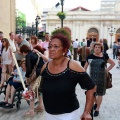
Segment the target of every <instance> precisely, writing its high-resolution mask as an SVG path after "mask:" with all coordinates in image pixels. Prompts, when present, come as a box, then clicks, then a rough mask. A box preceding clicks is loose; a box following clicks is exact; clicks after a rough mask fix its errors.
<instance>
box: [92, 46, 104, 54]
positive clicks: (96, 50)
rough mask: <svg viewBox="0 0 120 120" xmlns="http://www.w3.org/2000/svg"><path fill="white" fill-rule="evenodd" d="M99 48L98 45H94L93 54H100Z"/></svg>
mask: <svg viewBox="0 0 120 120" xmlns="http://www.w3.org/2000/svg"><path fill="white" fill-rule="evenodd" d="M101 52H102V51H101V46H100V45H95V47H94V53H101Z"/></svg>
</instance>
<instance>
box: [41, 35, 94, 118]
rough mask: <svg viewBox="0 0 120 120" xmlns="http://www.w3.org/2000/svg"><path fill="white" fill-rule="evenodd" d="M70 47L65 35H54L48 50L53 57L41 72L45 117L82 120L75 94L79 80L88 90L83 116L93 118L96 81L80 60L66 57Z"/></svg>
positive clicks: (82, 86)
mask: <svg viewBox="0 0 120 120" xmlns="http://www.w3.org/2000/svg"><path fill="white" fill-rule="evenodd" d="M69 47H70V41H69V39H68V37H66V36H64V35H63V34H60V33H58V34H54V35H53V36H52V37H51V42H50V43H49V47H48V49H49V57H50V58H51V59H52V60H51V61H50V62H48V63H47V64H44V66H43V67H42V71H41V75H42V77H43V81H42V84H41V88H42V93H43V103H44V107H45V111H46V120H59V119H61V120H78V119H79V120H80V113H78V108H79V103H78V100H77V97H76V94H75V88H76V85H77V83H79V84H80V86H81V88H82V89H85V90H87V93H86V105H85V109H84V112H83V114H82V118H83V117H84V118H85V120H91V116H90V111H91V108H92V105H93V102H94V92H95V91H96V89H95V84H94V82H93V81H92V80H91V78H90V77H89V76H88V74H87V73H86V72H85V70H84V69H83V68H82V67H81V66H80V64H79V63H78V62H76V61H74V60H69V59H68V58H67V57H65V56H66V53H67V50H68V49H69Z"/></svg>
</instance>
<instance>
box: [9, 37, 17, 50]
mask: <svg viewBox="0 0 120 120" xmlns="http://www.w3.org/2000/svg"><path fill="white" fill-rule="evenodd" d="M9 43H10V46H11V48H12V51H13V52H16V47H15V43H14V40H11V39H9Z"/></svg>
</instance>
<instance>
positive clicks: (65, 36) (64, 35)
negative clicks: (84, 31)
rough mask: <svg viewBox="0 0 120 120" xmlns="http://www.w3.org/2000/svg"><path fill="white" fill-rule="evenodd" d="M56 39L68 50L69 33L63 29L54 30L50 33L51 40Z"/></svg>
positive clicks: (69, 42)
mask: <svg viewBox="0 0 120 120" xmlns="http://www.w3.org/2000/svg"><path fill="white" fill-rule="evenodd" d="M54 38H57V39H59V40H60V41H61V43H62V46H63V48H64V49H69V48H70V44H71V36H70V33H69V32H68V31H67V30H65V29H64V28H60V29H56V30H54V31H53V32H52V36H51V40H52V39H54Z"/></svg>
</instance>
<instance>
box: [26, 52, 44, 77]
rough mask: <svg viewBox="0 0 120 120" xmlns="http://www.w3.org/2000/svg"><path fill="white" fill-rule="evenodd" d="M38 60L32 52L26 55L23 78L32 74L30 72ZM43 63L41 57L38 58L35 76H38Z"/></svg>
mask: <svg viewBox="0 0 120 120" xmlns="http://www.w3.org/2000/svg"><path fill="white" fill-rule="evenodd" d="M37 60H38V55H37V54H36V53H34V52H32V51H30V52H28V54H27V55H26V75H25V77H29V76H30V74H31V73H32V70H33V69H34V66H35V65H36V63H37ZM43 64H44V62H43V59H42V57H40V61H39V63H38V66H37V69H36V74H37V76H38V75H39V74H40V71H41V68H42V66H43Z"/></svg>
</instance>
